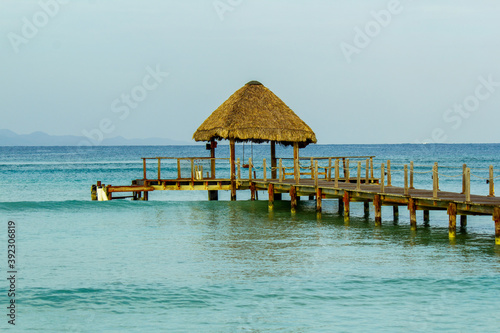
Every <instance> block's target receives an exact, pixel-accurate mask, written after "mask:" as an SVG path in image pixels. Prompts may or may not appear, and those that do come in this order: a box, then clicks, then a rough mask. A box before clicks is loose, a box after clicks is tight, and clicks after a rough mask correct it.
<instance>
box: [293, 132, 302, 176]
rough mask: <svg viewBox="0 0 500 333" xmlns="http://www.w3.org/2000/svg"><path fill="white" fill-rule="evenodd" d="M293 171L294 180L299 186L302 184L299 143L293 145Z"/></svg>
mask: <svg viewBox="0 0 500 333" xmlns="http://www.w3.org/2000/svg"><path fill="white" fill-rule="evenodd" d="M293 165H294V168H293V171H294V177H295V178H294V179H295V184H299V182H300V160H299V143H298V142H294V143H293Z"/></svg>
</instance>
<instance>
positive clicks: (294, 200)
mask: <svg viewBox="0 0 500 333" xmlns="http://www.w3.org/2000/svg"><path fill="white" fill-rule="evenodd" d="M290 203H291V208H292V214H295V213H296V212H297V191H296V189H295V186H291V187H290Z"/></svg>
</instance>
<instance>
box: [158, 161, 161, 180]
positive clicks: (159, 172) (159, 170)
mask: <svg viewBox="0 0 500 333" xmlns="http://www.w3.org/2000/svg"><path fill="white" fill-rule="evenodd" d="M160 179H161V158H159V157H158V180H160Z"/></svg>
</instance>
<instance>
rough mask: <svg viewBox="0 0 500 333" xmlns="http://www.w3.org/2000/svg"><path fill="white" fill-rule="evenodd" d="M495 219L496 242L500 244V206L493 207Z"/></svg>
mask: <svg viewBox="0 0 500 333" xmlns="http://www.w3.org/2000/svg"><path fill="white" fill-rule="evenodd" d="M493 221H495V244H496V245H500V207H495V208H493Z"/></svg>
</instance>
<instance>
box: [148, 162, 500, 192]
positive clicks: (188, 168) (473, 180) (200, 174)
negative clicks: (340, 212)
mask: <svg viewBox="0 0 500 333" xmlns="http://www.w3.org/2000/svg"><path fill="white" fill-rule="evenodd" d="M374 157H375V156H332V157H301V158H299V160H298V161H295V160H294V159H293V158H279V159H277V161H276V166H275V167H273V166H271V164H272V163H269V161H268V160H266V159H265V158H264V159H263V160H262V161H253V160H252V158H249V159H248V161H241V160H240V159H239V158H238V159H237V160H236V161H235V168H236V170H235V173H236V175H235V178H236V180H237V181H241V180H253V179H262V180H264V181H267V180H269V179H277V180H278V181H279V182H283V181H289V180H295V182H296V183H297V184H298V183H299V182H300V179H312V180H314V181H315V183H316V184H317V182H318V181H320V180H324V181H331V182H334V183H335V185H337V184H338V182H350V183H356V185H357V186H356V187H357V189H360V187H361V184H362V183H364V184H375V183H377V184H379V186H380V192H381V193H384V192H385V191H386V188H390V187H391V186H393V185H394V184H397V185H398V186H400V187H403V188H404V193H405V194H406V195H407V194H408V193H409V191H410V190H412V189H415V183H416V182H418V183H419V184H422V183H423V182H427V181H428V180H429V179H430V180H431V181H432V190H433V197H434V198H435V199H437V198H439V196H440V192H441V190H442V188H441V187H440V183H441V184H445V185H451V187H452V190H457V189H458V190H460V189H459V188H458V187H459V186H460V183H457V182H456V181H455V180H458V179H460V180H461V193H462V194H465V197H466V201H470V195H471V189H472V187H474V190H478V191H475V192H476V193H477V192H483V193H484V192H485V190H484V189H481V187H484V185H486V186H487V193H488V194H487V195H488V196H490V197H493V196H494V195H495V187H494V184H495V180H496V179H497V178H499V177H500V175H498V176H495V169H494V167H493V165H490V166H489V167H487V168H474V169H471V168H469V167H467V165H466V164H463V165H462V166H461V167H458V166H457V167H454V166H442V165H438V163H437V162H436V163H434V164H432V165H421V164H415V163H414V162H409V163H401V162H398V163H393V162H391V160H387V161H384V162H383V163H380V166H377V165H374ZM142 160H143V179H158V180H161V179H190V180H203V179H227V180H229V179H230V160H229V158H210V157H144V158H142ZM153 160H154V161H155V168H154V169H156V170H155V171H156V172H155V175H154V176H153V177H151V172H152V170H151V167H150V169H149V176H150V177H148V168H147V161H153ZM296 163H297V165H296ZM377 164H378V163H377ZM165 171H166V172H165ZM164 173H165V174H164ZM174 174H175V176H176V177H175V176H174V177H173V175H174ZM164 176H167V177H164ZM481 184H482V185H483V186H481ZM421 187H422V186H421ZM423 187H427V188H428V186H423ZM421 189H422V188H421Z"/></svg>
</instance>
